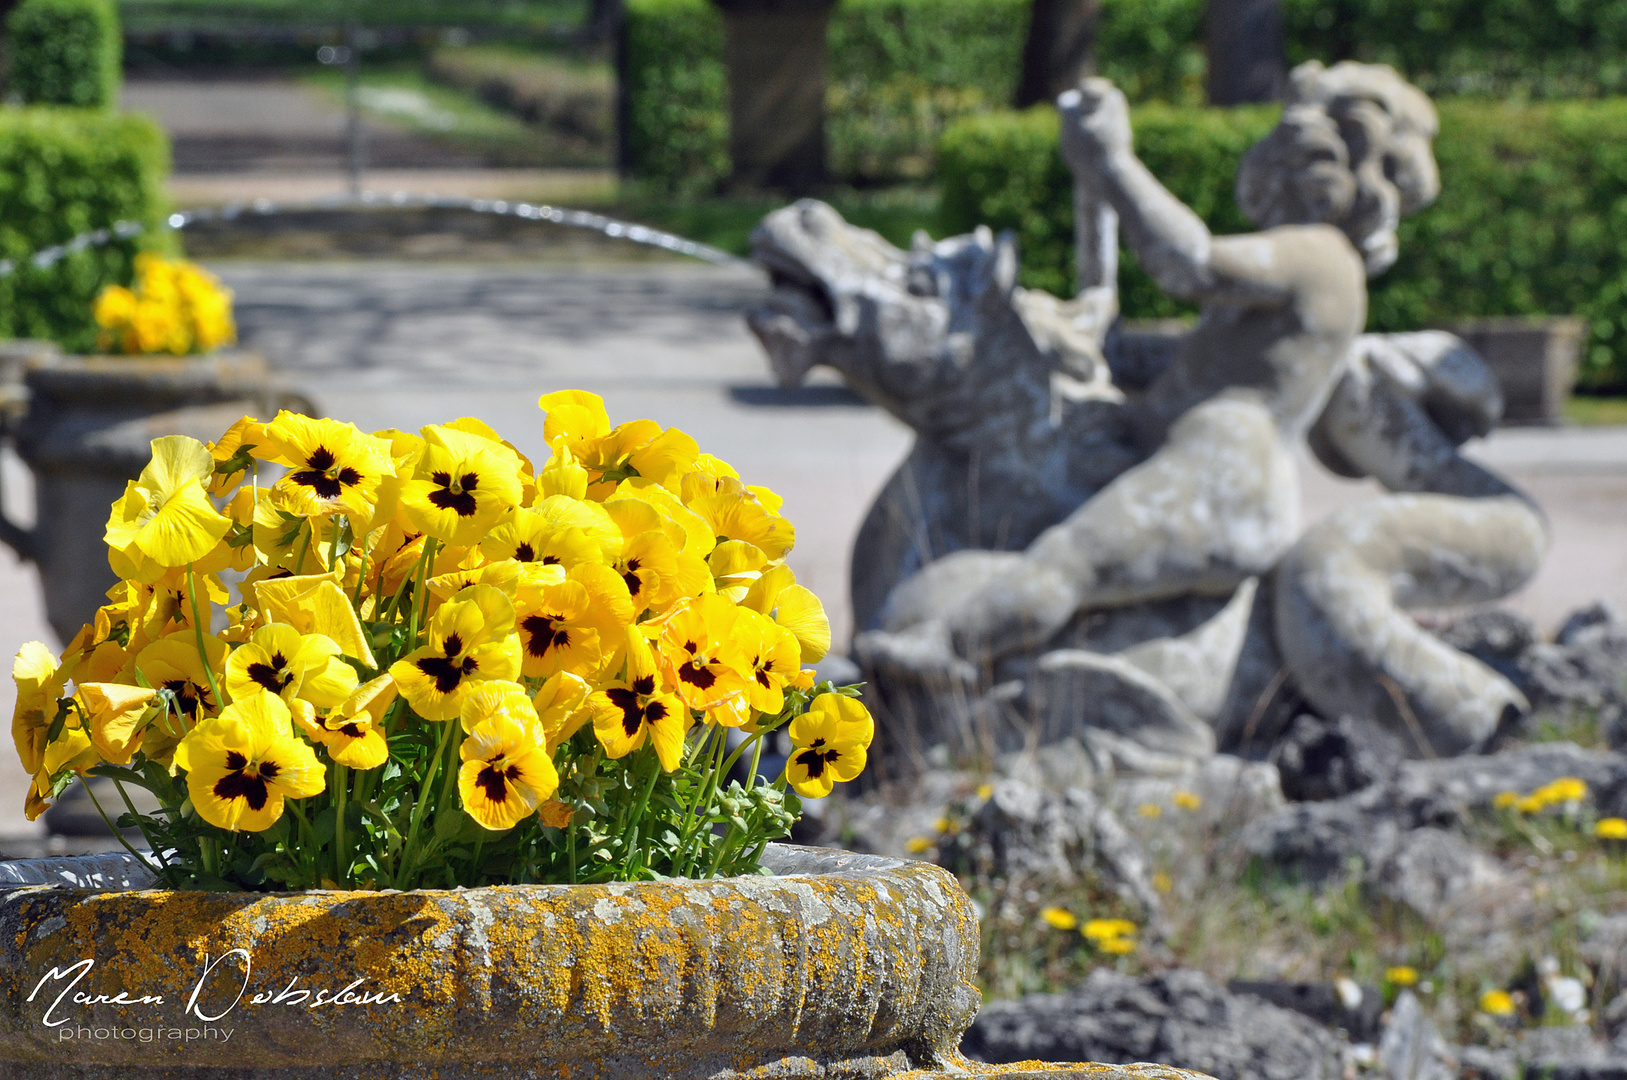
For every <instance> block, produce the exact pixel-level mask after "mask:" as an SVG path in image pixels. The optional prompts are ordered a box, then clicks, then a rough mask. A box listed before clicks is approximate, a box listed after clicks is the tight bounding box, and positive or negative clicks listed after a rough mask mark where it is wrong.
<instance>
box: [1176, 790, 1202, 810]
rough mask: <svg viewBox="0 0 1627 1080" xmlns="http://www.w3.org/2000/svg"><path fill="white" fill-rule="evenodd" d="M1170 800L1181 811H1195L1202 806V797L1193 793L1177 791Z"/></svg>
mask: <svg viewBox="0 0 1627 1080" xmlns="http://www.w3.org/2000/svg"><path fill="white" fill-rule="evenodd" d="M1172 798H1173V800H1174V802H1175V805H1176V806H1179V807H1180V808H1181V809H1182V810H1196V809H1198V808H1199V807H1201V806H1203V796H1201V795H1199V794H1198V793H1197V792H1194V791H1177V792H1176V793H1175V794H1174V795H1173V796H1172Z"/></svg>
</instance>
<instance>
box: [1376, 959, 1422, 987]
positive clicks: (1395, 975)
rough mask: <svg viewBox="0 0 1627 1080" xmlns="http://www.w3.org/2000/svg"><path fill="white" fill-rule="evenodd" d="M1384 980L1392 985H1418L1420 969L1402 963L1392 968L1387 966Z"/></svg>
mask: <svg viewBox="0 0 1627 1080" xmlns="http://www.w3.org/2000/svg"><path fill="white" fill-rule="evenodd" d="M1384 981H1385V982H1387V983H1389V984H1390V985H1391V986H1417V985H1418V970H1417V969H1416V968H1410V967H1408V966H1406V965H1405V964H1400V965H1397V966H1396V967H1392V968H1386V969H1385V971H1384Z"/></svg>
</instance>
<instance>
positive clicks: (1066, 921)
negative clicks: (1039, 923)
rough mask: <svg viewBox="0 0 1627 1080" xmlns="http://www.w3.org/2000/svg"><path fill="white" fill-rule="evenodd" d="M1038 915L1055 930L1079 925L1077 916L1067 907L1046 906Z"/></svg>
mask: <svg viewBox="0 0 1627 1080" xmlns="http://www.w3.org/2000/svg"><path fill="white" fill-rule="evenodd" d="M1039 917H1040V918H1042V919H1044V920H1045V922H1046V924H1047V925H1049V926H1051V927H1053V928H1054V929H1057V930H1072V929H1075V928H1076V927H1077V926H1078V925H1079V917H1078V916H1077V915H1075V914H1074V913H1073V912H1071V911H1069V910H1068V909H1067V908H1061V907H1048V908H1045V909H1044V910H1042V911H1041V912H1040V913H1039Z"/></svg>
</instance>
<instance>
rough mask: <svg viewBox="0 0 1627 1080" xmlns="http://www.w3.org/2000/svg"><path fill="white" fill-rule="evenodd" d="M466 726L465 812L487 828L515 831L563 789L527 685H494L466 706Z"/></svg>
mask: <svg viewBox="0 0 1627 1080" xmlns="http://www.w3.org/2000/svg"><path fill="white" fill-rule="evenodd" d="M462 722H463V727H464V729H465V730H466V731H467V732H468V738H466V739H464V740H463V745H462V746H461V747H459V749H458V754H459V756H460V757H461V758H462V759H463V767H462V768H461V769H459V771H458V791H459V793H460V794H461V795H462V797H463V808H464V810H465V811H467V812H468V814H469V816H470V817H472V818H474V819H475V820H476V821H478V822H479V823H480V824H481V826H482V827H484V828H487V829H492V830H497V829H511V828H513V827H514V826H515V825H517V824H519V822H520V819H522V818H524V817H526V816H527V815H529V814H531V813H532V812H533V811H534V810H536V809H537V807H538V806H540V805H541V804H542V802H543V801H544V800H545V799H548V798H550V797H551V796H552V795H553V793H554V792H555V791H556V790H558V788H559V774H558V773H557V772H556V771H555V770H554V763H553V762H552V761H551V760H550V759H549V757H548V752H547V749H546V746H545V744H546V735H545V734H544V732H543V730H542V725H541V724H540V723H538V720H537V712H536V709H535V708H533V707H532V704H531V699H530V698H529V697H527V696H526V692H525V688H524V687H523V686H519V685H518V684H515V683H506V684H505V683H490V684H488V685H486V686H484V687H482V688H481V689H480V690H478V691H476V692H474V693H473V694H471V695H470V696H469V697H468V699H467V700H466V701H465V702H464V707H463V714H462Z"/></svg>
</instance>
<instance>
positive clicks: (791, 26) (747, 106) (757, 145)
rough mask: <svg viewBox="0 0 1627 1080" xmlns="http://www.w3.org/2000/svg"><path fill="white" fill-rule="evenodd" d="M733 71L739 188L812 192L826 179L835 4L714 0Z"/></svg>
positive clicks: (733, 147) (732, 135) (733, 149)
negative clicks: (827, 105) (830, 40)
mask: <svg viewBox="0 0 1627 1080" xmlns="http://www.w3.org/2000/svg"><path fill="white" fill-rule="evenodd" d="M714 2H715V3H716V4H717V6H718V7H719V8H721V9H722V10H723V17H724V24H725V28H726V34H727V37H726V41H725V45H724V57H725V60H726V62H727V63H728V68H729V155H730V159H731V160H732V161H733V164H734V173H733V176H732V177H731V183H732V184H733V185H734V186H736V187H741V188H774V189H778V190H783V191H786V192H788V193H790V194H793V195H797V194H806V193H808V192H810V191H812V190H814V189H815V188H817V187H818V186H819V185H820V184H821V183H822V182H823V181H824V179H825V73H826V69H827V68H828V66H829V65H828V56H829V49H828V47H827V44H826V40H825V34H826V28H827V26H828V24H829V22H830V12H831V8H832V7H833V6H834V3H833V0H714Z"/></svg>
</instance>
